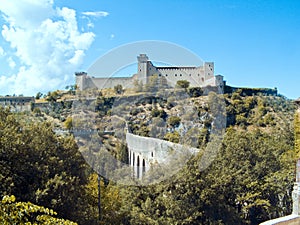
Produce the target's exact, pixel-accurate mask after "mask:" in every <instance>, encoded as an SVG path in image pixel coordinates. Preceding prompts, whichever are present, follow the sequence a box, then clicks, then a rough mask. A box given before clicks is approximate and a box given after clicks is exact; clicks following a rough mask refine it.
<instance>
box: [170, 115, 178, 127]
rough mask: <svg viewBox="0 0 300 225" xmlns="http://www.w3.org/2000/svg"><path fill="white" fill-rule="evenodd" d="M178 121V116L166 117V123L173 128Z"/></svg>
mask: <svg viewBox="0 0 300 225" xmlns="http://www.w3.org/2000/svg"><path fill="white" fill-rule="evenodd" d="M180 121H181V119H180V117H178V116H170V117H169V118H168V124H169V125H170V126H171V127H173V128H175V127H178V126H179V125H180Z"/></svg>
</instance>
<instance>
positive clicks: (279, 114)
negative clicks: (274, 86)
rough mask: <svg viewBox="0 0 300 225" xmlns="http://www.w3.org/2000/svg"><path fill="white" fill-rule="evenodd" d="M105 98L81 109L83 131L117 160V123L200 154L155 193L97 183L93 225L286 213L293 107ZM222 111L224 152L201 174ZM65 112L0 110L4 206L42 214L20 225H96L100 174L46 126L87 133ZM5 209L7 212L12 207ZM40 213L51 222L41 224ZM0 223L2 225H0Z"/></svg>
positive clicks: (238, 99)
mask: <svg viewBox="0 0 300 225" xmlns="http://www.w3.org/2000/svg"><path fill="white" fill-rule="evenodd" d="M182 85H186V84H182ZM108 93H111V92H107V93H105V92H103V93H101V94H100V93H99V92H97V98H96V99H95V100H91V101H90V102H89V101H88V100H86V101H84V102H82V103H83V106H84V107H86V108H85V109H86V110H85V111H84V112H81V114H80V115H83V117H84V118H86V116H89V117H88V118H94V119H93V123H91V124H89V125H88V127H89V128H92V129H94V130H97V131H98V135H99V140H101V142H102V143H103V145H104V146H105V147H106V148H107V149H108V150H109V151H110V152H111V153H112V154H113V155H114V156H115V157H116V158H118V159H119V160H121V161H123V162H124V163H126V162H127V159H128V156H127V149H126V145H125V144H126V143H125V140H124V132H125V128H126V124H125V122H124V121H123V120H126V121H127V124H128V129H130V131H131V132H133V133H134V134H138V135H142V136H148V137H156V138H160V139H165V140H169V141H172V142H176V143H177V142H179V143H183V144H190V145H193V147H197V148H200V149H202V150H203V151H201V153H200V154H198V155H196V156H195V157H193V158H192V159H191V160H190V161H189V163H188V164H187V165H186V166H185V167H184V168H182V169H181V170H180V171H179V172H178V173H177V174H175V175H174V176H172V177H170V178H169V179H167V180H164V181H162V182H160V183H158V184H155V185H151V186H147V187H139V186H129V187H128V186H122V185H118V184H115V183H113V182H109V184H107V183H104V182H102V181H103V180H102V181H101V190H102V192H101V199H102V202H101V204H102V218H101V222H100V224H258V223H259V222H262V221H265V220H267V219H270V218H275V217H278V216H282V215H287V214H289V213H290V212H291V191H292V185H293V181H294V160H295V158H296V152H299V151H298V150H297V151H295V149H294V143H295V139H294V138H295V137H296V149H298V147H299V146H298V139H299V137H298V136H299V123H300V122H299V118H298V117H296V119H295V121H296V132H295V134H296V136H294V126H293V122H294V114H295V106H294V105H293V103H292V102H291V101H290V100H288V99H286V98H284V97H282V96H264V95H261V94H257V95H250V96H249V95H246V94H247V93H245V92H243V91H242V90H237V91H236V92H234V93H229V94H225V95H224V96H220V95H216V94H213V93H212V94H209V95H208V96H201V95H202V94H203V93H202V92H201V91H200V92H199V90H190V89H189V88H186V87H184V88H182V89H177V90H174V91H172V90H169V94H168V95H166V93H163V95H161V97H160V95H159V94H158V95H157V96H153V95H152V96H148V97H145V95H143V96H144V97H143V98H139V96H140V95H141V93H139V92H138V93H135V94H132V95H127V94H124V91H123V90H122V88H120V87H118V88H117V89H116V90H115V94H114V95H110V94H108ZM176 93H177V94H178V95H177V94H176ZM197 93H198V94H197ZM162 96H168V97H162ZM174 96H175V97H174ZM176 96H183V97H182V98H179V97H176ZM124 99H125V100H126V101H124V102H125V104H122V101H123V100H124ZM132 99H139V100H138V101H131V100H132ZM128 102H130V103H131V104H126V103H128ZM59 104H61V103H59ZM222 105H223V107H224V109H226V111H225V112H226V115H223V116H224V117H222V118H225V120H226V121H225V122H226V127H225V128H226V132H225V135H224V138H223V141H222V146H221V148H220V150H219V151H218V154H217V156H216V158H215V159H214V160H213V162H212V164H211V165H210V166H209V167H208V168H207V169H205V170H200V169H199V163H200V162H201V158H202V156H203V152H205V149H206V146H207V143H208V142H209V139H210V135H211V130H212V128H213V127H214V126H217V124H216V123H213V121H214V119H215V117H216V116H217V115H216V114H215V112H222V113H223V112H224V111H222V110H221V109H219V108H218V107H220V106H222ZM71 113H73V114H75V115H76V112H75V111H73V112H72V111H71V107H69V106H68V107H62V108H59V110H57V109H55V107H54V108H53V111H51V110H50V111H48V112H45V111H43V110H41V111H40V112H38V111H34V112H32V113H31V114H30V113H27V114H26V113H25V114H13V113H11V112H9V111H8V110H4V109H0V168H1V171H3V172H1V174H0V195H1V197H3V196H6V197H4V200H5V199H8V198H9V197H8V196H11V195H14V196H16V199H17V200H18V201H21V202H23V203H22V204H23V206H24V207H26V206H25V205H24V204H25V203H26V202H31V203H30V204H35V205H38V206H35V207H41V208H36V210H37V211H34V212H32V213H33V214H34V216H31V215H29V214H28V215H29V216H28V215H27V214H26V212H25V214H26V215H27V216H24V217H22V218H21V220H18V221H22V222H24V221H25V220H26V221H27V220H28V221H30V222H35V221H36V219H37V218H40V217H37V216H39V215H40V216H42V218H46V217H47V218H48V219H56V218H54V216H55V217H58V218H63V219H68V220H71V221H74V222H77V223H79V224H99V221H98V211H97V207H98V206H97V190H98V188H97V175H96V174H94V173H93V171H91V169H90V167H89V165H87V164H86V162H85V161H84V159H83V157H82V155H81V154H80V152H79V149H78V146H77V145H76V143H75V140H74V137H73V136H72V135H65V136H60V135H57V134H55V133H54V132H53V130H54V125H53V123H52V122H51V123H50V122H49V121H50V118H51V117H52V118H55V121H56V124H57V126H58V125H59V126H61V127H63V126H64V125H63V123H64V122H66V123H65V124H69V127H68V129H70V130H71V129H73V128H74V127H73V126H75V128H76V126H77V127H78V128H79V127H82V125H83V124H84V125H87V124H86V123H83V124H80V122H82V121H72V120H71V119H67V118H71V116H72V115H71ZM82 113H86V114H82ZM58 115H63V117H64V119H62V117H58ZM73 116H74V115H73ZM66 119H67V120H66ZM70 124H71V125H70ZM107 131H114V132H113V133H110V132H107ZM83 144H84V143H83ZM94 152H95V154H97V150H95V149H94ZM81 153H82V154H84V152H81ZM10 198H11V197H10ZM6 204H8V203H7V202H6V200H5V201H3V202H2V203H1V204H0V212H1V210H2V211H3V209H4V208H5V207H7V205H6ZM10 204H12V205H11V207H13V204H14V202H13V201H12V202H10ZM45 208H49V209H53V210H54V211H55V212H57V215H54V214H53V215H49V214H47V213H46V215H45V214H44V212H45V211H44V209H45ZM70 209H72V210H70ZM18 210H20V211H21V210H24V209H23V208H19V209H18ZM39 210H40V211H39ZM46 212H47V211H46ZM49 212H50V211H49ZM51 212H52V211H51ZM25 214H24V215H25ZM1 216H2V214H1V215H0V221H1V219H3V218H4V219H5V218H7V217H5V216H2V217H1ZM6 216H7V215H6ZM45 216H46V217H45ZM50 217H53V218H50ZM47 218H46V219H47ZM57 220H59V219H57ZM16 221H17V220H16ZM67 222H68V223H71V222H70V221H66V224H67Z"/></svg>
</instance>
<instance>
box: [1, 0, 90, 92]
mask: <svg viewBox="0 0 300 225" xmlns="http://www.w3.org/2000/svg"><path fill="white" fill-rule="evenodd" d="M2 1H3V2H4V4H2V3H1V5H0V11H1V12H2V13H3V14H4V16H5V20H6V22H7V23H6V24H5V25H3V27H2V36H3V38H4V39H5V40H6V41H7V42H9V43H10V46H11V48H12V49H13V50H14V57H16V58H17V59H18V62H19V61H20V68H19V69H18V72H17V73H16V74H11V75H10V76H1V77H0V90H2V91H3V90H6V91H7V92H9V93H8V94H11V93H15V94H21V93H23V94H31V95H32V94H34V93H36V92H38V91H42V92H43V91H44V92H46V91H49V90H53V89H56V88H61V87H64V86H65V85H66V84H70V83H73V82H74V72H75V71H77V69H78V68H79V66H80V65H81V64H82V62H83V57H84V55H85V51H86V50H87V49H88V48H89V47H90V45H91V44H92V42H93V41H94V37H95V35H94V33H92V32H81V31H79V30H78V24H77V19H76V11H75V10H73V9H70V8H66V7H63V8H58V7H54V3H53V0H2ZM0 53H1V49H0ZM8 62H9V66H11V68H13V67H15V66H16V63H15V61H14V60H13V59H12V58H9V59H8ZM3 94H4V93H3Z"/></svg>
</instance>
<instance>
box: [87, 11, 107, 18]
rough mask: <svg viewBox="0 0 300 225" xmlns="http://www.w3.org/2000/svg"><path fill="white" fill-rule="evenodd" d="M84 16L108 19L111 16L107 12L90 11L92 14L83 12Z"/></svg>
mask: <svg viewBox="0 0 300 225" xmlns="http://www.w3.org/2000/svg"><path fill="white" fill-rule="evenodd" d="M82 14H83V15H85V16H93V17H106V16H108V15H109V13H108V12H105V11H97V12H92V11H90V12H83V13H82Z"/></svg>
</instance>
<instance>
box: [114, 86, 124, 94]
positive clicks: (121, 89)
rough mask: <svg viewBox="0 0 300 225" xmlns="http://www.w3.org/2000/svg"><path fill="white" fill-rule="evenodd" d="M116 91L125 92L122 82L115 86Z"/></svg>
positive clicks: (117, 92) (118, 92)
mask: <svg viewBox="0 0 300 225" xmlns="http://www.w3.org/2000/svg"><path fill="white" fill-rule="evenodd" d="M114 91H115V93H116V94H122V93H123V92H124V90H123V86H122V85H121V84H118V85H116V86H114Z"/></svg>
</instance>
